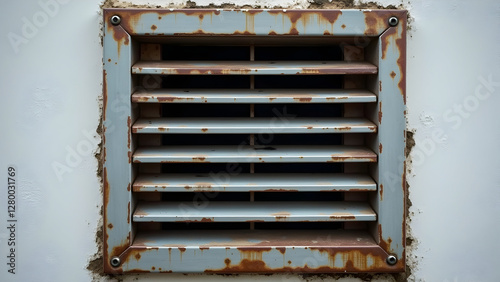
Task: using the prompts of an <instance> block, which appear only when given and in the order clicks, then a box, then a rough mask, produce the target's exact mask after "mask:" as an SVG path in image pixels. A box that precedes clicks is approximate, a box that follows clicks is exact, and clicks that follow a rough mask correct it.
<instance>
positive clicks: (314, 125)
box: [132, 117, 377, 134]
mask: <svg viewBox="0 0 500 282" xmlns="http://www.w3.org/2000/svg"><path fill="white" fill-rule="evenodd" d="M376 130H377V126H376V125H375V124H374V123H372V122H371V121H369V120H367V119H362V118H294V119H279V118H276V117H274V118H155V119H139V120H138V121H137V122H135V123H134V125H133V127H132V132H133V133H185V134H189V133H207V134H210V133H226V134H251V133H260V134H262V133H269V134H273V133H373V132H376Z"/></svg>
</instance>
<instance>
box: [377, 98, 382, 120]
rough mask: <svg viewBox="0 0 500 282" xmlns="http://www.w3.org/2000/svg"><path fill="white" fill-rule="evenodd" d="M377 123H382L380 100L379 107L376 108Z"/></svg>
mask: <svg viewBox="0 0 500 282" xmlns="http://www.w3.org/2000/svg"><path fill="white" fill-rule="evenodd" d="M378 123H379V124H381V123H382V102H379V109H378Z"/></svg>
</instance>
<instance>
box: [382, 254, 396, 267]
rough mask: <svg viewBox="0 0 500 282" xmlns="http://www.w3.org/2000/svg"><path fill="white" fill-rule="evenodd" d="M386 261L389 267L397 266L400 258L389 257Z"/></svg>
mask: <svg viewBox="0 0 500 282" xmlns="http://www.w3.org/2000/svg"><path fill="white" fill-rule="evenodd" d="M385 261H386V262H387V264H388V265H395V264H396V263H397V262H398V258H397V257H396V256H395V255H389V256H388V257H387V258H386V260H385Z"/></svg>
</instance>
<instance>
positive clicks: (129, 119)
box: [127, 116, 132, 163]
mask: <svg viewBox="0 0 500 282" xmlns="http://www.w3.org/2000/svg"><path fill="white" fill-rule="evenodd" d="M131 128H132V118H131V117H130V116H128V118H127V130H128V133H127V134H128V135H127V138H128V140H127V148H129V149H130V142H131V140H132V134H130V130H131ZM129 163H130V161H129Z"/></svg>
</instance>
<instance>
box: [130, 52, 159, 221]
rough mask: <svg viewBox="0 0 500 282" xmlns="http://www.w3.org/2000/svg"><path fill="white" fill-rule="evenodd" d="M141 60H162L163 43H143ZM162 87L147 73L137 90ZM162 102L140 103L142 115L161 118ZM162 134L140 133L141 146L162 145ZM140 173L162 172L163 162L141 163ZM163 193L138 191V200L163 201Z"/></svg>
mask: <svg viewBox="0 0 500 282" xmlns="http://www.w3.org/2000/svg"><path fill="white" fill-rule="evenodd" d="M141 60H142V61H157V60H161V45H160V44H147V43H143V44H141ZM156 88H161V79H160V78H159V77H158V76H151V75H146V76H144V77H142V78H141V80H140V81H139V84H138V85H137V87H136V91H141V90H149V89H156ZM161 111H162V109H161V104H153V103H143V104H141V105H140V112H141V117H143V118H159V117H161ZM161 138H162V135H161V134H152V135H149V134H148V135H144V134H139V145H141V146H160V145H161ZM139 172H140V173H161V164H141V165H140V166H139ZM161 197H162V193H160V192H148V193H137V198H138V200H145V201H161ZM141 229H142V230H160V229H161V223H159V222H148V223H143V224H141Z"/></svg>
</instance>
